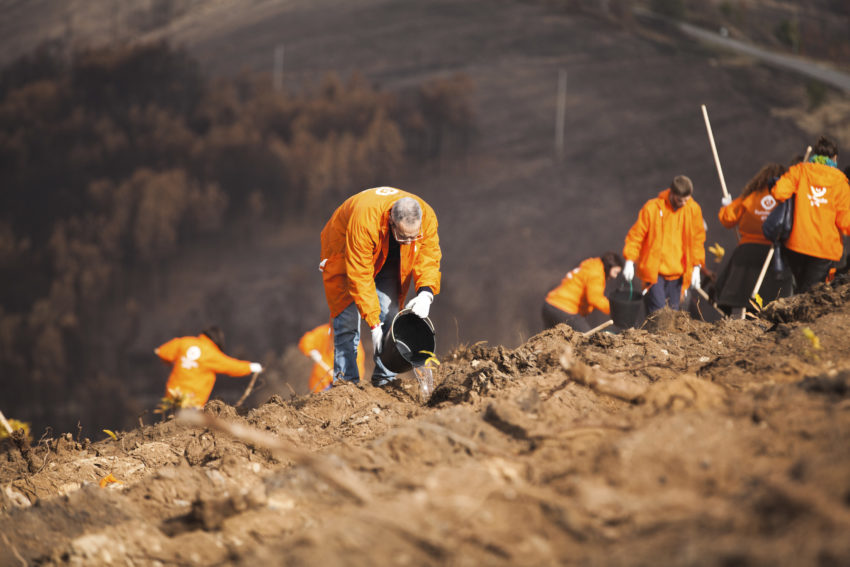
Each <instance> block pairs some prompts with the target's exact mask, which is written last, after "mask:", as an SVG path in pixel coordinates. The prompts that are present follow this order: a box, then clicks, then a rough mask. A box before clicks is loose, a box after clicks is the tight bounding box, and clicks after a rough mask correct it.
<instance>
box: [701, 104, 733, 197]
mask: <svg viewBox="0 0 850 567" xmlns="http://www.w3.org/2000/svg"><path fill="white" fill-rule="evenodd" d="M702 117H703V118H704V119H705V129H706V130H707V131H708V141H709V142H711V153H712V154H713V155H714V165H716V166H717V175H718V176H719V177H720V186H721V187H722V188H723V196H724V197H729V191H727V190H726V179H724V178H723V168H722V167H720V157H718V155H717V146H715V145H714V134H712V132H711V122H709V121H708V110H707V109H706V108H705V105H704V104H703V105H702Z"/></svg>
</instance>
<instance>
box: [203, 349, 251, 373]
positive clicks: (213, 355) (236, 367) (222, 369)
mask: <svg viewBox="0 0 850 567" xmlns="http://www.w3.org/2000/svg"><path fill="white" fill-rule="evenodd" d="M251 364H252V363H251V362H248V361H247V360H239V359H238V358H233V357H230V356H227V355H226V354H224V353H223V352H221V351H216V352H209V353H206V355H205V356H204V366H206V367H207V368H208V369H209V370H212V371H213V372H215V373H216V374H227V375H228V376H245V375H246V374H251V372H252V369H251Z"/></svg>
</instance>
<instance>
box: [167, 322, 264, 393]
mask: <svg viewBox="0 0 850 567" xmlns="http://www.w3.org/2000/svg"><path fill="white" fill-rule="evenodd" d="M154 352H155V353H156V354H157V355H158V356H159V357H160V358H161V359H163V360H164V361H166V362H170V363H172V364H173V365H174V366H173V367H172V369H171V375H170V376H169V377H168V383H167V384H166V385H165V391H166V396H167V397H172V398H173V397H176V394H177V393H178V392H179V393H180V394H184V395H186V396H191V398H190V399H189V400H188V402H189V404H190V405H192V406H196V407H203V405H204V404H206V403H207V400H208V399H209V398H210V394H211V393H212V389H213V386H214V385H215V375H216V373H220V374H227V375H229V376H244V375H245V374H250V373H251V363H250V362H248V361H245V360H239V359H236V358H231V357H229V356H227V355H226V354H224V353H223V352H221V350H219V348H218V347H217V346H216V344H215V343H214V342H212V340H210V338H209V337H207V336H206V335H203V334H202V335H199V336H197V337H178V338H176V339H171V340H170V341H168V342H167V343H165V344H164V345H162V346H160V347H159V348H157V349H155V350H154Z"/></svg>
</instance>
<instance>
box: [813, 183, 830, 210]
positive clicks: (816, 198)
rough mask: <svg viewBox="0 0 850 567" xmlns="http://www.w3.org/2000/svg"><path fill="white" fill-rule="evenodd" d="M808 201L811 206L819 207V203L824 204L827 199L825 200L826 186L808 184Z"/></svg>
mask: <svg viewBox="0 0 850 567" xmlns="http://www.w3.org/2000/svg"><path fill="white" fill-rule="evenodd" d="M809 191H810V193H809V203H811V205H812V206H813V207H820V206H821V205H826V204H827V203H828V202H829V201H827V200H826V197H824V195H826V187H815V186H813V185H810V186H809Z"/></svg>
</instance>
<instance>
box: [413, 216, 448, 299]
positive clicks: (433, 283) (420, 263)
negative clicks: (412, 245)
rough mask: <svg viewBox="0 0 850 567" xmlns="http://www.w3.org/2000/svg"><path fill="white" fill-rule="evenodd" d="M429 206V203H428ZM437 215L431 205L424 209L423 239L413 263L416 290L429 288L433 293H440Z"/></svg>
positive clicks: (440, 253) (440, 256)
mask: <svg viewBox="0 0 850 567" xmlns="http://www.w3.org/2000/svg"><path fill="white" fill-rule="evenodd" d="M426 207H427V205H426ZM437 224H438V223H437V216H436V213H434V211H433V209H431V208H430V207H427V208H425V207H423V210H422V240H421V241H420V242H419V243H418V244H419V246H420V248H419V252H418V254H417V256H416V261H415V262H414V264H413V281H414V282H415V283H416V291H417V292H418V291H419V290H421V289H422V288H428V289H429V290H430V291H431V293H432V294H433V295H437V294H438V293H440V280H441V276H440V261H441V260H442V257H443V255H442V252H441V251H440V237H439V235H438V233H437Z"/></svg>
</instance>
